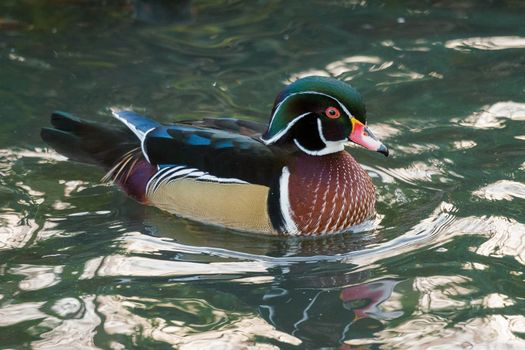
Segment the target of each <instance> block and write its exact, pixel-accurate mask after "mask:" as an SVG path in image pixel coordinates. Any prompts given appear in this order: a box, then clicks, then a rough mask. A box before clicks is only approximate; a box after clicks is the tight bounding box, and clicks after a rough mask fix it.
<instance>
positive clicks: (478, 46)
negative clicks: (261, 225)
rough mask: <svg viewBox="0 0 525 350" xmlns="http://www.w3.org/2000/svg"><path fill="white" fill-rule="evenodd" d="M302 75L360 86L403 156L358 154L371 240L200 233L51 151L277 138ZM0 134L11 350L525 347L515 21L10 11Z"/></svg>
mask: <svg viewBox="0 0 525 350" xmlns="http://www.w3.org/2000/svg"><path fill="white" fill-rule="evenodd" d="M163 6H164V7H163ZM308 74H323V75H333V76H337V77H339V78H340V79H343V80H346V81H349V82H351V83H352V84H353V85H354V86H355V87H357V88H358V89H359V90H360V91H361V92H362V94H363V96H364V98H365V100H366V102H367V106H368V116H369V123H370V125H371V127H372V128H373V130H374V131H375V133H376V134H377V135H378V136H380V137H381V139H382V140H383V141H384V142H385V143H386V144H388V145H389V147H390V148H391V154H392V156H391V157H389V158H384V157H382V156H381V155H378V154H373V152H367V151H365V150H361V149H357V148H352V149H351V150H350V151H351V153H352V154H353V155H354V157H355V158H357V159H358V161H359V162H360V163H362V164H363V165H364V166H365V167H366V169H367V170H368V171H369V173H370V174H371V175H372V176H373V179H374V183H375V185H376V187H377V190H378V205H377V210H378V212H379V214H380V222H379V223H378V226H377V228H376V229H375V230H373V231H371V232H365V233H361V234H355V235H344V236H336V237H331V238H325V239H320V240H315V241H311V240H310V241H298V240H291V239H268V238H264V237H253V236H247V235H240V234H237V233H233V232H228V231H227V230H223V229H217V228H213V227H209V226H206V225H202V224H198V223H194V222H190V221H187V220H183V219H180V218H177V217H174V216H172V215H169V214H166V213H163V212H161V211H159V210H157V209H155V208H150V207H143V206H141V205H139V204H137V203H135V202H133V201H132V200H130V199H128V198H126V197H125V196H124V195H123V193H122V192H121V191H119V190H118V189H116V188H114V187H111V186H106V185H101V184H100V183H99V179H100V178H101V177H102V175H103V174H102V172H101V171H100V170H98V169H96V168H92V167H89V166H85V165H81V164H75V163H70V162H68V161H65V160H64V159H63V158H61V157H59V156H58V155H57V154H56V153H55V152H54V151H53V150H50V149H47V148H46V146H45V144H43V142H42V141H41V140H40V138H39V129H40V128H41V127H43V126H46V125H48V116H49V114H50V112H51V111H53V110H55V109H60V110H66V111H71V112H74V113H75V114H78V115H81V116H84V117H89V118H91V119H95V120H98V121H107V120H109V119H110V116H109V115H110V114H109V112H108V109H109V107H112V106H132V107H133V108H134V109H136V110H137V111H140V112H145V113H147V114H148V115H151V116H156V117H157V118H158V119H159V120H161V121H163V122H172V121H176V120H177V119H180V118H201V117H205V116H211V115H231V116H236V117H239V118H246V119H254V120H259V121H266V120H267V118H268V116H269V110H270V108H271V105H272V102H273V99H274V97H275V94H276V93H277V92H278V91H279V90H280V89H281V87H282V86H283V83H284V82H286V81H289V80H290V79H292V80H293V79H294V78H295V77H298V76H304V75H308ZM0 122H1V124H0V348H2V349H26V348H36V349H73V348H75V349H81V348H84V349H88V348H89V349H91V348H101V349H124V348H125V349H144V348H155V349H168V348H172V347H175V348H181V349H203V348H210V349H215V348H221V349H222V348H227V346H231V348H233V349H244V348H246V349H271V348H280V349H303V348H306V349H310V348H311V349H316V348H321V347H324V348H328V349H489V348H490V349H524V348H525V278H524V270H525V266H524V265H525V124H524V123H525V4H524V3H523V2H521V1H511V0H509V1H494V2H481V1H474V0H462V1H449V2H447V1H411V2H401V1H382V2H374V3H368V2H367V1H352V0H332V1H300V0H297V1H284V0H283V1H245V2H241V1H214V2H211V1H179V2H176V4H175V5H173V4H172V3H171V2H162V1H156V2H154V1H95V0H93V1H80V0H77V1H72V0H69V1H51V0H47V1H44V0H24V1H17V0H3V1H1V2H0ZM221 346H222V347H221Z"/></svg>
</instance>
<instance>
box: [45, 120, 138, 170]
mask: <svg viewBox="0 0 525 350" xmlns="http://www.w3.org/2000/svg"><path fill="white" fill-rule="evenodd" d="M51 125H52V126H53V128H43V129H42V131H41V136H42V139H43V140H44V141H45V142H46V143H47V144H49V145H50V146H52V147H53V148H55V149H56V150H57V151H58V152H59V153H62V154H63V155H65V156H66V157H68V158H70V159H72V160H75V161H79V162H83V163H89V164H97V165H101V166H102V167H104V168H105V169H110V168H112V167H113V166H114V165H115V163H117V162H118V161H119V159H120V158H122V156H123V155H125V154H126V153H128V152H129V151H131V150H132V149H135V148H136V147H140V141H139V139H138V138H137V137H136V136H135V135H134V134H133V132H132V131H130V130H129V129H127V128H125V127H123V126H119V127H117V126H112V125H109V124H101V123H96V122H92V121H87V120H82V119H79V118H77V117H75V116H72V115H70V114H68V113H64V112H54V113H53V114H52V115H51Z"/></svg>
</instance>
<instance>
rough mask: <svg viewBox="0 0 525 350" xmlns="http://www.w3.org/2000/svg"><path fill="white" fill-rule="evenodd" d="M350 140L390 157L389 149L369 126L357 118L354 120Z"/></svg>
mask: <svg viewBox="0 0 525 350" xmlns="http://www.w3.org/2000/svg"><path fill="white" fill-rule="evenodd" d="M348 139H349V140H350V141H352V142H354V143H357V144H358V145H360V146H363V147H364V148H366V149H369V150H371V151H376V152H379V153H382V154H384V155H385V157H388V148H387V147H386V146H385V145H384V144H383V143H381V141H379V140H378V139H377V137H375V136H374V134H373V133H372V131H370V129H369V128H368V126H366V125H365V124H363V123H361V122H360V121H359V120H357V119H355V118H352V132H351V133H350V136H349V137H348Z"/></svg>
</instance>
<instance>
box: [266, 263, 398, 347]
mask: <svg viewBox="0 0 525 350" xmlns="http://www.w3.org/2000/svg"><path fill="white" fill-rule="evenodd" d="M294 275H295V274H294ZM368 275H369V274H368V273H367V272H366V271H365V272H358V273H351V274H344V273H342V274H340V275H330V276H321V277H305V278H301V277H297V278H290V280H288V281H283V282H282V283H280V284H279V285H276V286H274V287H271V288H270V289H269V290H268V292H267V293H265V295H264V296H263V298H262V300H263V303H262V304H261V305H260V306H259V312H260V314H261V316H262V317H263V318H264V319H265V320H266V321H267V322H269V323H270V324H272V325H273V326H274V327H276V328H277V329H278V330H279V331H282V332H286V333H288V334H290V335H293V336H294V337H296V338H298V339H300V340H301V341H302V342H303V344H304V346H305V347H307V348H309V347H319V346H327V345H329V346H334V345H341V346H342V345H344V341H345V340H347V339H350V338H351V337H352V328H353V326H354V325H355V327H357V328H359V332H362V331H363V329H362V327H361V326H359V325H357V324H356V323H357V322H358V321H360V320H363V323H364V324H366V326H365V328H366V329H368V330H369V332H370V331H376V330H379V329H381V328H383V325H382V323H381V321H383V320H391V319H394V318H397V317H400V316H402V314H403V313H402V312H401V311H396V310H383V309H382V308H381V307H380V306H381V304H383V303H384V302H385V301H387V300H388V299H389V298H390V297H391V295H392V292H393V291H394V288H395V287H396V285H397V284H398V283H399V282H400V281H399V280H395V279H381V280H377V281H373V282H367V283H360V282H362V281H363V280H365V279H366V278H367V277H369V276H368ZM295 276H297V275H295ZM364 319H366V321H364Z"/></svg>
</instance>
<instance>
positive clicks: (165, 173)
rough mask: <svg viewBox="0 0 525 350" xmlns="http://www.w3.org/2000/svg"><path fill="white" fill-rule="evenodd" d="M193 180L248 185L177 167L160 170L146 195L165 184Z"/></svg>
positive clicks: (243, 182)
mask: <svg viewBox="0 0 525 350" xmlns="http://www.w3.org/2000/svg"><path fill="white" fill-rule="evenodd" d="M188 177H189V178H192V179H194V180H195V181H208V182H217V183H224V184H247V183H248V182H246V181H243V180H239V179H236V178H221V177H217V176H214V175H210V174H209V173H207V172H204V171H200V170H198V169H195V168H186V167H185V166H176V167H169V168H162V169H160V170H159V171H158V172H157V173H156V174H155V175H153V176H152V177H151V179H149V181H148V183H147V184H146V193H147V195H148V196H151V195H153V194H154V193H155V192H156V191H157V190H158V189H159V188H160V186H162V185H163V184H167V183H169V182H171V181H175V180H177V179H183V178H188Z"/></svg>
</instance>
